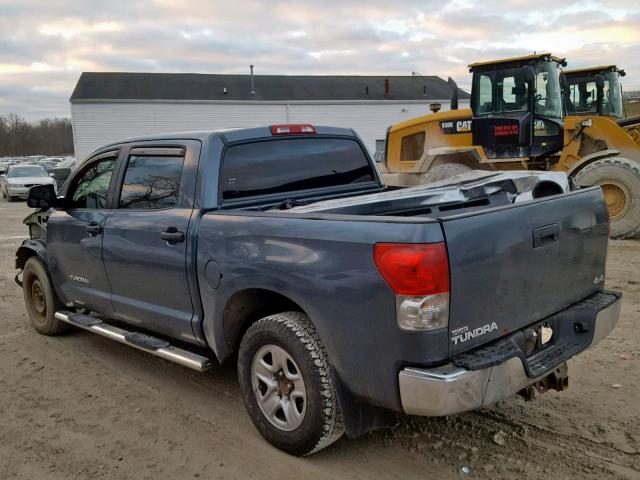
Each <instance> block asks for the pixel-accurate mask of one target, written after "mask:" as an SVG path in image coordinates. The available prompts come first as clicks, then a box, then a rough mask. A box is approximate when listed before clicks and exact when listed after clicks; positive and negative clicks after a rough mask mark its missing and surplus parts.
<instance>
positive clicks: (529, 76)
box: [520, 65, 536, 90]
mask: <svg viewBox="0 0 640 480" xmlns="http://www.w3.org/2000/svg"><path fill="white" fill-rule="evenodd" d="M520 72H521V75H522V80H524V81H525V82H526V83H528V84H529V87H530V88H531V89H532V90H533V89H534V88H535V85H534V84H535V81H536V71H535V70H534V69H533V67H532V66H531V65H525V66H524V67H522V68H521V69H520Z"/></svg>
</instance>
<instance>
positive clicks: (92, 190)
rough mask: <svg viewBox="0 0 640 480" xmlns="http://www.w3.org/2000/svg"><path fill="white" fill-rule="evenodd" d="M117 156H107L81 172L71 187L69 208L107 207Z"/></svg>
mask: <svg viewBox="0 0 640 480" xmlns="http://www.w3.org/2000/svg"><path fill="white" fill-rule="evenodd" d="M115 165H116V159H115V157H111V158H105V159H103V160H100V161H98V162H96V163H93V164H92V165H91V166H89V167H87V168H86V170H84V172H82V173H80V175H79V176H77V177H76V178H75V179H74V181H73V184H72V185H73V186H72V187H71V189H70V192H69V196H68V197H67V198H69V199H70V200H69V203H70V206H69V208H105V207H106V201H107V192H108V191H109V182H110V181H111V175H112V174H113V168H114V167H115Z"/></svg>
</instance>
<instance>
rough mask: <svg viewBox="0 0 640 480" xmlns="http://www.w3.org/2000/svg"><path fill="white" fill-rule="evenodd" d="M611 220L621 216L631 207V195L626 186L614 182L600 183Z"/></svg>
mask: <svg viewBox="0 0 640 480" xmlns="http://www.w3.org/2000/svg"><path fill="white" fill-rule="evenodd" d="M600 186H601V187H602V192H603V193H604V199H605V201H606V203H607V209H608V210H609V216H610V217H611V219H612V220H616V219H618V218H621V217H623V216H624V215H625V214H626V213H627V212H628V211H629V208H630V207H631V197H630V195H629V191H628V190H627V188H626V187H625V186H624V185H622V184H619V183H616V182H607V183H603V184H602V185H600Z"/></svg>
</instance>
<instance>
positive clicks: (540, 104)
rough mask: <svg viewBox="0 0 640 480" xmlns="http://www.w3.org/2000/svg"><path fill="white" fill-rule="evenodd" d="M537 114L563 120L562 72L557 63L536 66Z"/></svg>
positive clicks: (543, 63) (541, 63)
mask: <svg viewBox="0 0 640 480" xmlns="http://www.w3.org/2000/svg"><path fill="white" fill-rule="evenodd" d="M536 114H538V115H543V116H545V117H553V118H562V94H561V92H560V72H559V70H558V68H557V65H556V64H555V63H551V62H539V63H537V64H536Z"/></svg>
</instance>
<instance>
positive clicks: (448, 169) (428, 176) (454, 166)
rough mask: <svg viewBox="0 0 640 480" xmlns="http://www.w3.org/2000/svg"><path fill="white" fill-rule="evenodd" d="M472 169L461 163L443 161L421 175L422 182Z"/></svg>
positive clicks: (438, 179) (437, 179) (445, 177)
mask: <svg viewBox="0 0 640 480" xmlns="http://www.w3.org/2000/svg"><path fill="white" fill-rule="evenodd" d="M471 170H472V169H471V167H468V166H466V165H464V164H462V163H444V164H442V165H437V166H435V167H433V168H432V169H430V170H429V171H428V172H427V173H425V174H424V176H423V177H422V182H421V183H422V184H425V183H432V182H438V181H440V180H446V179H447V178H451V177H454V176H456V175H461V174H463V173H466V172H470V171H471Z"/></svg>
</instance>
